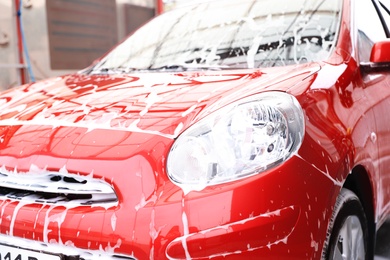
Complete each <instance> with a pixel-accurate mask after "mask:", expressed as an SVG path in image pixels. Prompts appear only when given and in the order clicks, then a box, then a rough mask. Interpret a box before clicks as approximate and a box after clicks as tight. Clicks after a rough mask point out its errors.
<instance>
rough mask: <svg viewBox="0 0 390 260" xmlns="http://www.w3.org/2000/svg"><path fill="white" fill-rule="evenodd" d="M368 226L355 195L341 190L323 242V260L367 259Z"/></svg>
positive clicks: (346, 190)
mask: <svg viewBox="0 0 390 260" xmlns="http://www.w3.org/2000/svg"><path fill="white" fill-rule="evenodd" d="M367 252H368V226H367V218H366V215H365V213H364V209H363V206H362V204H361V203H360V200H359V198H358V197H357V196H356V194H355V193H353V192H352V191H350V190H348V189H345V188H343V189H341V191H340V194H339V196H338V197H337V200H336V204H335V207H334V210H333V214H332V218H331V221H330V223H329V227H328V234H327V241H326V242H325V246H324V251H323V258H324V259H334V260H338V259H340V260H343V259H356V260H365V259H369V258H368V253H367Z"/></svg>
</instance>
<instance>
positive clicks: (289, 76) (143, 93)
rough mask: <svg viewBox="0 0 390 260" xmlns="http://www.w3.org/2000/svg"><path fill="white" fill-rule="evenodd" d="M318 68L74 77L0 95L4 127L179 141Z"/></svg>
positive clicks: (24, 87)
mask: <svg viewBox="0 0 390 260" xmlns="http://www.w3.org/2000/svg"><path fill="white" fill-rule="evenodd" d="M319 68H320V67H319V65H318V64H306V65H301V66H293V67H285V68H283V70H281V69H280V68H271V69H264V70H236V71H228V72H224V71H218V72H215V71H214V72H213V71H211V72H210V71H207V72H201V73H199V72H197V73H175V74H173V73H171V74H169V73H152V74H149V73H140V74H133V75H94V76H87V75H83V74H73V75H68V76H64V77H58V78H53V79H49V80H45V81H41V82H38V83H34V84H30V85H25V86H22V87H19V88H15V89H12V90H9V91H7V92H5V93H3V94H1V95H0V120H1V121H0V125H3V126H15V125H34V126H51V127H81V128H86V129H88V131H92V130H95V129H106V130H123V131H129V132H143V133H150V134H156V135H161V136H165V137H168V138H174V137H176V136H177V135H178V134H179V133H180V132H181V131H182V130H183V129H185V128H186V127H187V126H189V125H190V124H192V123H193V122H194V121H197V120H198V119H200V118H201V117H203V116H205V115H206V114H208V113H211V112H212V111H214V110H217V109H219V108H221V107H223V106H224V105H226V104H228V103H231V102H233V101H235V100H238V99H240V98H243V97H245V96H249V95H252V94H255V93H259V92H263V91H266V90H271V89H272V90H278V91H287V90H289V89H292V88H293V87H294V86H295V85H297V84H298V83H300V82H301V81H302V80H303V79H304V78H307V77H308V76H310V75H311V74H313V73H314V72H315V71H318V70H319Z"/></svg>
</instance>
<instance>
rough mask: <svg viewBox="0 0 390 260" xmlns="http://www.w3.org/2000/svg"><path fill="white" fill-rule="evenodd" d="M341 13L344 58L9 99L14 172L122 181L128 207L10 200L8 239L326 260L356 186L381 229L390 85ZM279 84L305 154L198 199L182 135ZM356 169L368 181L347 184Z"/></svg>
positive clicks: (48, 85) (117, 249)
mask: <svg viewBox="0 0 390 260" xmlns="http://www.w3.org/2000/svg"><path fill="white" fill-rule="evenodd" d="M342 19H343V23H341V26H342V27H341V29H340V32H339V36H338V39H339V40H338V41H337V46H336V47H335V51H334V52H333V53H332V56H331V57H329V59H327V60H324V61H323V62H317V63H307V64H302V65H292V66H286V67H283V69H280V68H260V69H249V70H244V69H236V70H230V71H218V72H215V71H197V72H176V73H169V72H166V73H152V74H149V73H131V74H129V75H123V74H122V75H119V74H118V75H84V74H73V75H67V76H63V77H59V78H54V79H48V80H45V81H42V82H38V83H34V84H29V85H24V86H21V87H19V88H15V89H12V90H9V91H6V92H3V93H2V94H1V96H0V104H1V105H0V119H1V121H0V165H1V166H2V171H3V172H4V171H9V172H17V173H18V174H20V178H24V175H28V174H31V171H32V170H31V169H32V166H33V167H34V168H36V169H38V170H37V172H38V173H37V174H39V172H47V171H50V172H55V171H62V172H66V173H69V174H76V175H77V176H90V177H92V178H94V179H98V180H103V181H104V182H105V183H108V184H109V185H111V186H112V188H113V190H114V191H115V194H116V196H117V199H118V200H117V202H115V203H109V204H104V203H101V204H98V205H88V204H86V205H83V204H80V205H76V206H74V205H71V204H70V205H67V204H66V203H62V204H61V203H60V204H58V203H53V204H50V203H39V202H25V201H24V199H16V198H10V197H4V196H3V197H0V199H1V201H0V207H1V211H0V232H1V234H3V235H4V237H5V236H7V237H8V238H9V239H11V240H10V241H13V240H12V239H13V238H15V241H19V240H17V239H23V240H26V241H38V242H42V243H43V244H46V245H52V244H54V245H60V246H64V247H63V250H64V252H62V253H64V254H66V251H65V248H66V247H69V248H72V249H74V248H77V249H78V250H80V251H93V252H107V253H112V255H115V254H117V255H122V256H128V257H134V258H136V259H167V258H169V259H185V258H187V259H188V258H191V259H209V258H215V259H223V258H229V259H258V258H260V257H266V258H267V259H283V258H295V259H318V258H320V257H321V254H322V249H323V246H324V241H325V239H326V232H327V229H328V223H329V220H330V217H331V215H332V211H333V207H334V203H335V201H336V197H337V195H338V193H339V191H340V190H341V188H342V187H343V186H345V185H347V184H346V183H348V185H350V186H356V187H359V188H360V190H357V192H359V191H360V193H359V195H360V196H361V198H362V200H363V204H364V206H365V207H366V208H367V210H368V211H369V212H371V215H370V214H368V218H369V219H370V220H372V221H374V222H376V223H378V224H380V223H381V222H383V221H384V219H385V217H386V215H387V214H388V213H389V209H390V207H389V205H390V204H389V202H390V189H389V188H388V187H390V185H389V184H390V183H389V180H390V178H388V176H386V173H385V169H388V167H387V164H388V160H387V157H388V152H389V148H388V147H387V144H388V143H389V142H388V139H389V134H388V132H389V131H388V129H389V126H388V122H387V121H388V120H386V119H383V114H386V108H387V107H389V106H388V103H389V102H390V101H389V98H388V97H389V95H390V89H389V88H388V84H389V77H388V75H387V74H388V73H385V72H374V73H371V74H369V75H366V74H364V73H362V72H361V70H360V67H359V64H358V62H357V60H356V57H355V56H354V55H355V52H356V51H355V50H354V49H355V46H354V44H353V38H352V34H351V32H352V31H353V30H354V28H353V27H351V17H350V8H349V1H345V4H344V11H343V15H342ZM378 48H380V47H378ZM386 49H388V48H386ZM211 90H212V91H211ZM270 90H272V91H282V92H287V93H290V94H292V95H294V96H295V97H296V98H297V100H298V101H299V103H300V105H301V106H302V108H303V110H304V113H305V135H304V139H303V143H302V145H301V147H300V149H299V151H298V153H297V154H295V155H294V156H293V157H292V158H290V159H289V160H287V161H285V162H284V163H283V164H281V165H278V166H276V167H274V168H272V169H269V170H266V171H265V172H262V173H260V174H257V175H255V176H252V177H248V178H244V179H241V180H237V181H234V182H229V183H224V184H219V185H213V186H209V187H206V188H205V189H203V190H201V191H191V192H190V193H188V194H185V193H184V192H183V190H182V189H181V188H179V187H178V186H176V185H175V184H174V183H172V182H171V181H170V179H169V178H168V176H167V172H166V160H167V154H168V153H169V150H170V148H171V146H172V144H173V142H174V141H175V138H177V137H178V136H179V135H180V133H182V132H183V131H184V130H185V129H187V128H188V127H189V126H190V125H193V124H194V123H196V122H197V121H199V120H200V119H201V118H204V117H206V116H207V115H209V114H210V113H213V112H214V111H216V110H218V109H219V108H221V107H224V106H226V105H228V104H230V103H232V102H234V101H236V100H239V99H241V98H244V97H247V96H251V95H254V94H257V93H261V92H264V91H270ZM2 171H0V172H2ZM353 174H359V177H356V178H353V179H351V180H352V181H351V183H350V182H347V181H346V180H347V178H348V177H349V176H350V175H353ZM105 205H106V206H105ZM0 241H1V242H3V243H5V242H4V241H3V240H1V237H0ZM33 245H35V244H33Z"/></svg>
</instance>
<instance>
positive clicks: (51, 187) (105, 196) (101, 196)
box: [0, 167, 118, 205]
mask: <svg viewBox="0 0 390 260" xmlns="http://www.w3.org/2000/svg"><path fill="white" fill-rule="evenodd" d="M0 197H3V198H4V197H5V198H9V199H13V200H23V201H27V202H29V201H30V202H36V203H45V204H67V205H69V204H78V205H94V204H111V203H117V201H118V198H117V196H116V194H115V192H114V190H113V188H112V186H111V185H110V184H108V183H107V182H105V181H103V180H101V179H95V178H92V177H90V176H82V175H77V174H70V173H68V172H66V171H63V170H62V171H60V172H53V171H46V170H40V171H37V170H36V169H35V170H32V171H31V172H27V173H15V172H10V171H7V170H5V169H4V167H3V168H1V169H0Z"/></svg>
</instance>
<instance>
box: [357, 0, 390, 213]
mask: <svg viewBox="0 0 390 260" xmlns="http://www.w3.org/2000/svg"><path fill="white" fill-rule="evenodd" d="M355 5H356V9H355V10H356V12H355V25H356V28H357V37H356V38H357V48H358V53H357V55H358V59H359V62H360V63H361V64H363V63H369V62H370V56H371V50H372V46H373V45H374V43H376V42H380V41H384V40H386V39H387V37H388V36H389V31H388V29H387V26H386V20H388V21H390V15H389V13H388V10H386V6H385V5H384V3H382V2H380V1H377V0H373V1H362V0H357V1H355ZM361 67H363V66H361ZM360 84H362V85H363V88H364V89H365V93H366V96H367V99H368V100H369V102H371V108H372V111H370V112H372V113H373V114H374V117H375V126H371V127H372V129H373V131H372V133H371V141H372V142H375V143H376V145H377V147H378V154H377V158H378V159H377V161H376V162H374V165H375V167H376V170H375V171H376V172H375V173H372V174H374V176H375V178H374V179H373V181H374V183H373V185H375V186H376V190H377V192H378V193H377V205H376V206H377V213H378V214H379V216H381V215H383V214H385V213H386V212H389V211H390V203H389V202H390V71H389V70H388V69H383V68H382V69H378V70H364V69H361V82H360Z"/></svg>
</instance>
